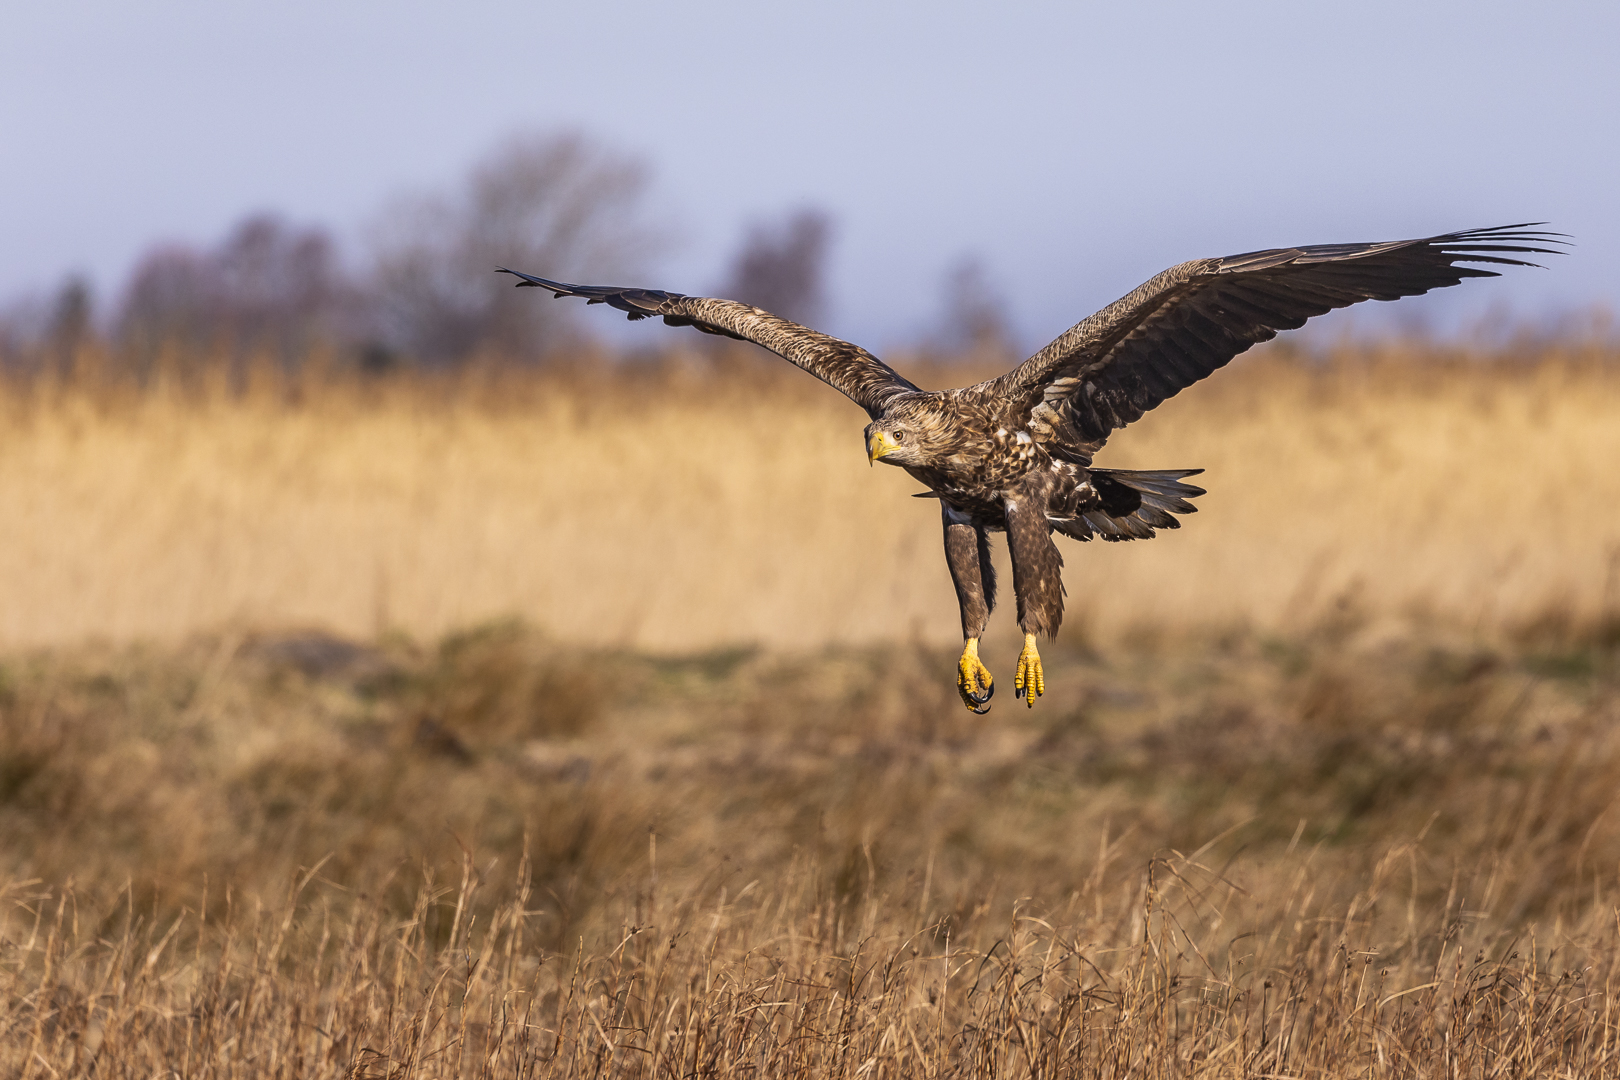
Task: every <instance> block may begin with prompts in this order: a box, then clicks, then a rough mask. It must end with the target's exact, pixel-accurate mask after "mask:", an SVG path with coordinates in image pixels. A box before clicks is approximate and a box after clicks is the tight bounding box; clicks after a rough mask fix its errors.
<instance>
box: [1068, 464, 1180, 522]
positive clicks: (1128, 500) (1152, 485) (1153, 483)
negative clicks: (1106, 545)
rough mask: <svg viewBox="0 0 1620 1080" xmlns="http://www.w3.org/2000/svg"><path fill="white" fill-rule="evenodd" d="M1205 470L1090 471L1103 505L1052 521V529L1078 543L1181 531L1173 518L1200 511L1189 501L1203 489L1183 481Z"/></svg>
mask: <svg viewBox="0 0 1620 1080" xmlns="http://www.w3.org/2000/svg"><path fill="white" fill-rule="evenodd" d="M1203 471H1204V470H1203V469H1152V470H1133V469H1091V470H1090V473H1091V483H1092V486H1093V487H1095V488H1096V489H1097V494H1098V495H1100V496H1101V497H1102V504H1101V505H1100V506H1094V507H1092V508H1090V509H1087V510H1084V511H1081V512H1080V513H1078V514H1075V515H1074V516H1072V517H1066V518H1052V527H1053V528H1055V529H1056V530H1057V531H1058V532H1061V533H1062V534H1064V535H1065V536H1070V537H1073V538H1074V539H1076V540H1090V539H1091V538H1092V537H1093V536H1100V537H1102V538H1103V539H1104V540H1150V539H1152V538H1153V536H1154V530H1155V529H1179V528H1180V527H1181V523H1180V522H1178V521H1177V520H1176V519H1175V515H1176V514H1192V513H1196V512H1197V511H1198V507H1196V506H1194V505H1193V504H1192V503H1191V502H1189V501H1188V500H1189V499H1196V498H1197V497H1198V496H1200V495H1202V494H1204V489H1203V488H1201V487H1196V486H1194V485H1192V484H1184V483H1182V482H1181V481H1182V479H1183V478H1184V477H1188V476H1196V475H1198V474H1199V473H1201V472H1203Z"/></svg>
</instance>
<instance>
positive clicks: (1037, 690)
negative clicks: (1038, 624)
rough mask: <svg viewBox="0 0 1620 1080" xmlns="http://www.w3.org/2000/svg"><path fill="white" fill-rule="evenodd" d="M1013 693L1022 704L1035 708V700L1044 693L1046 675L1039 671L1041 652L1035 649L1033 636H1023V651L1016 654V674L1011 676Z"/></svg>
mask: <svg viewBox="0 0 1620 1080" xmlns="http://www.w3.org/2000/svg"><path fill="white" fill-rule="evenodd" d="M1013 691H1014V693H1015V694H1016V696H1018V697H1021V698H1023V699H1024V704H1025V705H1028V706H1029V707H1030V708H1032V709H1033V708H1034V707H1035V699H1036V698H1038V697H1040V696H1041V695H1042V694H1044V693H1046V673H1045V672H1043V671H1042V670H1041V652H1040V650H1039V649H1037V648H1036V647H1035V635H1034V634H1025V635H1024V651H1023V652H1021V653H1019V654H1018V673H1017V674H1016V675H1014V676H1013Z"/></svg>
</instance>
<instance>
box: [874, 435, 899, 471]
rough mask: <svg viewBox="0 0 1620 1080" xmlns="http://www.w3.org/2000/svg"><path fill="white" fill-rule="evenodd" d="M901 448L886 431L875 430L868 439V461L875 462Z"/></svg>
mask: <svg viewBox="0 0 1620 1080" xmlns="http://www.w3.org/2000/svg"><path fill="white" fill-rule="evenodd" d="M898 449H900V444H899V443H897V442H895V441H894V440H893V439H891V438H889V433H888V432H886V431H874V432H872V437H871V438H870V439H867V440H866V463H867V464H868V465H871V464H873V463H874V462H876V461H877V459H878V458H880V457H882V456H883V455H884V454H887V453H891V452H892V451H895V450H898Z"/></svg>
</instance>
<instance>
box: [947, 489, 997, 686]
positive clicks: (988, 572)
mask: <svg viewBox="0 0 1620 1080" xmlns="http://www.w3.org/2000/svg"><path fill="white" fill-rule="evenodd" d="M940 507H941V509H942V511H943V513H944V516H945V562H946V563H947V564H948V565H949V566H950V568H951V581H952V583H953V584H955V586H956V602H957V604H958V605H959V606H960V607H961V609H962V637H963V639H964V641H965V642H966V644H965V645H964V646H963V647H962V658H961V660H959V661H958V662H957V665H956V668H957V676H956V689H957V691H958V692H959V693H961V695H962V703H963V704H964V705H966V706H967V707H968V708H970V709H972V710H973V711H974V712H976V713H978V714H980V715H981V716H982V715H983V714H985V713H987V712H989V711H990V697H991V695H992V694H994V693H995V692H996V688H995V684H994V681H993V680H992V679H991V677H990V669H989V668H987V667H985V666H984V664H983V663H982V662H981V661H980V660H979V638H980V637H981V636H982V635H983V634H984V627H985V624H986V623H988V622H989V621H990V611H991V609H992V608H994V607H995V606H996V571H995V567H994V566H993V565H991V562H990V537H989V535H988V534H987V533H986V532H985V531H984V530H983V529H980V528H977V527H975V526H973V525H970V524H968V523H967V522H966V521H964V520H963V519H962V517H961V515H959V514H957V513H956V512H955V511H953V510H952V509H951V508H950V507H949V506H947V505H946V504H945V503H944V502H941V503H940Z"/></svg>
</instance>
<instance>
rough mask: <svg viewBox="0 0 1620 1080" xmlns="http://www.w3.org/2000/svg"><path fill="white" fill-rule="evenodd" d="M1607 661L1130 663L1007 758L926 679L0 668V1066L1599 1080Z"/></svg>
mask: <svg viewBox="0 0 1620 1080" xmlns="http://www.w3.org/2000/svg"><path fill="white" fill-rule="evenodd" d="M1615 626H1616V623H1615V622H1614V620H1613V619H1612V618H1600V619H1595V620H1594V619H1581V618H1578V617H1575V616H1573V615H1569V614H1560V613H1559V612H1556V611H1554V612H1553V613H1552V614H1549V615H1546V616H1544V617H1543V618H1541V619H1539V620H1536V621H1534V622H1528V623H1524V624H1520V625H1517V626H1515V627H1510V628H1508V629H1507V630H1504V631H1503V632H1501V633H1493V634H1491V635H1480V634H1479V633H1477V632H1467V633H1464V632H1460V631H1457V630H1455V629H1447V628H1446V627H1445V626H1443V625H1433V626H1430V627H1428V628H1427V630H1426V631H1425V633H1423V634H1422V635H1421V636H1406V637H1401V636H1396V637H1391V636H1389V635H1388V634H1387V633H1385V632H1383V631H1382V630H1380V629H1379V624H1378V622H1377V620H1375V619H1371V618H1369V617H1367V616H1366V615H1365V614H1363V613H1362V612H1360V611H1358V610H1357V608H1356V606H1355V604H1354V603H1353V602H1351V601H1350V600H1348V599H1347V600H1346V601H1345V602H1343V603H1341V604H1339V605H1336V607H1335V608H1334V613H1333V615H1332V616H1331V617H1329V618H1325V619H1322V620H1320V621H1317V622H1315V623H1312V624H1309V625H1304V626H1299V627H1296V628H1294V629H1292V630H1291V631H1289V632H1287V633H1271V632H1266V633H1260V632H1250V631H1244V630H1241V629H1234V630H1229V631H1221V632H1215V631H1206V632H1198V633H1194V632H1191V631H1187V630H1184V629H1183V630H1177V629H1175V628H1166V629H1161V630H1158V631H1154V630H1153V629H1152V628H1150V627H1146V626H1139V627H1138V628H1137V629H1136V631H1135V632H1134V634H1133V635H1132V637H1131V639H1130V640H1129V641H1126V642H1122V643H1120V644H1118V645H1115V646H1110V647H1108V648H1106V649H1099V648H1093V649H1074V650H1071V651H1068V652H1064V651H1061V650H1054V651H1053V653H1052V656H1051V663H1050V667H1049V683H1050V684H1051V686H1052V687H1053V691H1052V693H1051V694H1049V695H1048V697H1047V698H1046V699H1044V700H1043V701H1041V702H1040V704H1039V705H1038V706H1037V708H1035V709H1034V710H1025V709H1024V708H1023V707H1022V706H1018V707H1014V705H1015V703H1014V702H1012V701H1011V700H1007V701H1002V700H1000V699H999V698H998V700H997V703H996V707H995V709H994V711H993V712H992V713H991V714H990V715H989V716H988V717H986V718H977V717H973V716H971V715H970V714H968V713H967V712H966V711H965V710H963V709H962V708H961V706H960V704H959V703H958V702H957V701H956V700H955V695H954V691H953V690H952V688H951V684H950V681H949V680H950V673H951V671H952V663H951V657H950V655H949V654H948V653H945V652H940V651H937V650H934V649H932V648H930V647H927V646H924V645H917V646H910V647H895V648H890V649H887V650H879V651H872V650H832V651H817V652H801V653H770V652H755V651H748V650H740V651H732V652H720V653H705V654H698V655H693V656H688V657H684V658H668V657H658V656H652V655H645V654H638V653H628V652H612V651H600V650H574V649H568V648H564V647H561V646H559V645H557V644H556V643H555V642H553V641H551V640H548V639H547V638H546V637H545V636H543V635H541V634H539V633H537V632H535V631H532V630H530V629H527V628H526V627H524V626H523V625H521V624H516V623H511V624H496V625H491V626H487V627H484V628H482V629H479V630H475V631H472V632H468V633H463V634H459V635H455V636H452V637H449V638H446V639H444V640H442V641H440V642H438V643H437V644H434V645H432V646H423V645H417V644H413V643H412V642H410V641H409V640H406V639H403V638H397V639H384V640H381V641H379V642H376V643H370V644H361V643H354V642H348V641H344V640H340V639H335V638H331V637H325V636H321V635H298V636H290V637H289V636H254V635H249V634H228V635H223V636H218V637H211V638H204V639H196V640H194V641H193V642H192V643H191V644H189V645H187V646H184V647H175V648H163V649H157V648H144V649H138V648H104V649H81V650H70V651H56V652H46V653H31V654H12V655H11V656H10V657H8V658H7V659H6V660H5V661H4V665H3V669H0V670H3V678H0V764H3V768H0V852H3V853H4V854H3V858H4V863H3V865H0V881H3V882H4V886H3V887H4V897H5V900H6V905H5V909H4V912H3V915H0V918H3V920H4V921H3V925H0V938H3V942H0V980H3V982H4V990H3V993H0V1000H3V1002H4V1004H3V1005H0V1061H3V1062H4V1067H5V1069H6V1071H7V1072H8V1073H9V1074H13V1075H27V1074H30V1073H32V1074H35V1075H52V1074H55V1075H88V1074H90V1073H92V1072H93V1073H94V1075H97V1076H126V1075H128V1076H150V1075H154V1074H161V1073H164V1072H166V1071H174V1072H178V1073H179V1074H180V1075H185V1076H204V1075H207V1076H266V1075H285V1076H378V1077H384V1076H386V1077H404V1076H407V1075H409V1076H476V1075H498V1076H506V1075H535V1076H542V1075H548V1076H549V1075H554V1076H576V1075H592V1076H596V1075H602V1076H611V1075H626V1076H655V1075H657V1076H663V1075H668V1076H690V1075H705V1076H740V1075H752V1076H824V1075H832V1076H862V1077H868V1076H895V1077H899V1076H1067V1075H1086V1076H1091V1075H1103V1076H1126V1075H1133V1076H1135V1075H1147V1076H1187V1075H1209V1076H1280V1075H1289V1076H1297V1075H1334V1076H1338V1075H1357V1076H1361V1075H1377V1076H1438V1075H1445V1076H1494V1075H1568V1076H1593V1075H1605V1074H1614V1073H1616V1072H1617V1071H1620V1070H1617V1068H1616V1065H1615V1062H1614V1053H1615V1026H1614V1021H1615V1015H1614V1014H1615V1006H1616V1004H1617V1002H1620V997H1617V993H1620V987H1617V985H1616V983H1615V978H1616V976H1617V975H1620V971H1617V968H1616V965H1617V963H1620V935H1617V927H1616V918H1617V914H1616V912H1617V908H1616V904H1617V901H1616V897H1617V891H1616V886H1617V884H1620V882H1617V880H1616V877H1617V873H1620V819H1616V818H1615V816H1614V814H1613V807H1614V803H1615V801H1616V800H1617V798H1620V794H1617V793H1620V729H1617V727H1616V720H1620V657H1617V652H1616V646H1617V643H1620V634H1617V633H1616V630H1615ZM1006 659H1007V658H1005V657H1003V658H1000V659H999V660H998V659H997V658H996V657H994V656H992V657H991V660H992V666H994V665H995V664H996V663H1000V662H1002V661H1005V660H1006ZM1003 666H1005V664H1004V663H1003Z"/></svg>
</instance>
